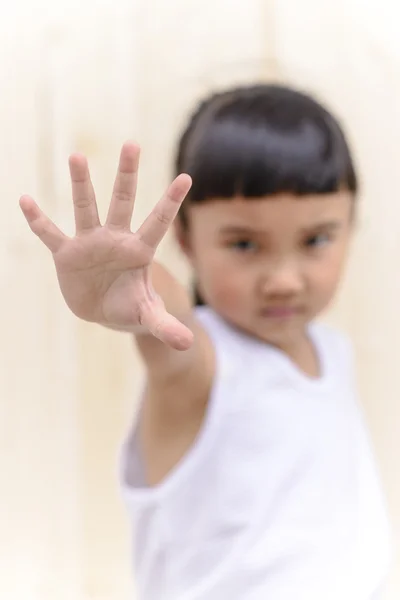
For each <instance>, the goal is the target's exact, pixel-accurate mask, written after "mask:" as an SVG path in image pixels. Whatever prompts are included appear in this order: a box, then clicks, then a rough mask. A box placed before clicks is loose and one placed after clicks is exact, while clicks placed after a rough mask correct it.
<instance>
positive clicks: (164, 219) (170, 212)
mask: <svg viewBox="0 0 400 600" xmlns="http://www.w3.org/2000/svg"><path fill="white" fill-rule="evenodd" d="M191 185H192V180H191V178H190V177H189V175H179V177H177V178H176V179H175V181H173V182H172V183H171V185H170V186H169V188H168V189H167V191H166V193H165V194H164V196H163V197H162V198H161V200H160V201H159V202H158V203H157V204H156V206H155V207H154V208H153V210H152V211H151V213H150V214H149V216H148V217H147V219H146V220H145V221H144V222H143V224H142V225H141V226H140V227H139V229H138V231H137V233H138V235H139V236H140V238H141V239H142V240H143V242H144V243H145V244H146V246H149V247H150V248H153V250H156V248H157V246H158V245H159V243H160V242H161V240H162V239H163V237H164V236H165V234H166V233H167V231H168V229H169V228H170V226H171V225H172V223H173V221H174V219H175V217H176V215H177V214H178V211H179V208H180V206H181V204H182V202H183V201H184V199H185V197H186V195H187V193H188V192H189V190H190V188H191Z"/></svg>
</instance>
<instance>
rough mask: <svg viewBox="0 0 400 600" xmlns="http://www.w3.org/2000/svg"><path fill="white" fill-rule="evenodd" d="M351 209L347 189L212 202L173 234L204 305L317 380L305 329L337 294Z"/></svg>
mask: <svg viewBox="0 0 400 600" xmlns="http://www.w3.org/2000/svg"><path fill="white" fill-rule="evenodd" d="M353 204H354V199H353V197H352V196H351V194H349V193H348V192H345V191H340V192H337V193H333V194H328V195H323V196H318V195H313V196H304V197H300V198H299V197H296V196H293V195H291V194H282V195H279V196H276V197H273V198H260V199H246V198H241V197H238V198H235V199H234V200H226V199H220V200H218V199H215V200H212V201H209V202H206V203H202V204H197V205H192V206H190V207H189V211H188V221H189V224H188V228H187V229H186V230H183V229H182V228H181V227H179V225H178V226H177V237H178V240H179V243H180V245H181V247H182V249H183V250H184V252H185V253H186V255H187V256H188V258H189V260H190V261H191V264H192V267H193V270H194V272H195V276H196V283H197V285H198V287H199V290H200V293H201V295H202V297H203V298H204V299H205V301H206V302H207V304H208V305H210V306H211V307H212V308H213V309H214V310H215V311H216V312H217V313H218V314H220V315H221V316H222V317H224V318H225V319H226V320H227V321H228V322H230V323H231V324H232V325H234V326H235V327H237V328H239V329H241V330H243V331H244V332H246V333H248V334H249V335H250V336H254V337H256V338H259V339H260V340H262V341H264V342H267V343H268V344H272V345H273V346H276V347H278V348H280V349H281V350H282V351H283V352H285V353H286V354H288V355H289V356H290V357H291V358H292V359H293V360H294V362H296V363H298V365H299V366H300V367H301V368H303V369H304V370H305V371H306V372H308V373H310V374H312V375H317V372H318V366H317V364H315V360H314V364H313V358H312V357H313V352H312V348H310V345H309V340H308V337H307V333H306V331H307V325H308V323H309V322H310V321H311V320H313V319H314V318H315V317H316V316H317V315H318V314H320V313H321V312H322V311H324V310H325V309H326V308H327V306H328V305H329V304H330V303H331V301H332V299H333V298H334V296H335V293H336V290H337V287H338V284H339V282H340V280H341V276H342V272H343V268H344V265H345V262H346V258H347V253H348V247H349V242H350V239H351V232H352V208H353ZM307 356H308V359H307ZM314 358H315V357H314Z"/></svg>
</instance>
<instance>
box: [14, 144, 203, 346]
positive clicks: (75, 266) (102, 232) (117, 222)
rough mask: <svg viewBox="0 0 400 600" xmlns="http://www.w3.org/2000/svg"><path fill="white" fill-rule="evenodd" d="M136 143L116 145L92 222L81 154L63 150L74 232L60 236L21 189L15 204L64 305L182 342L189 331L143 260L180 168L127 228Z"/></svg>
mask: <svg viewBox="0 0 400 600" xmlns="http://www.w3.org/2000/svg"><path fill="white" fill-rule="evenodd" d="M139 154H140V150H139V148H138V146H136V145H135V144H132V143H126V144H124V146H123V147H122V150H121V155H120V161H119V166H118V172H117V176H116V180H115V184H114V189H113V194H112V199H111V203H110V207H109V211H108V215H107V219H106V222H105V224H104V225H103V226H102V225H101V224H100V220H99V215H98V210H97V204H96V197H95V193H94V189H93V186H92V183H91V179H90V174H89V169H88V164H87V161H86V158H85V157H84V156H81V155H73V156H71V158H70V161H69V165H70V173H71V182H72V196H73V204H74V213H75V224H76V234H75V236H74V237H73V238H70V237H68V236H66V235H65V234H64V233H63V232H62V231H60V230H59V229H58V227H57V226H56V225H55V224H54V223H53V222H52V221H51V220H50V219H49V218H48V217H47V216H46V215H45V214H44V213H43V212H42V211H41V210H40V208H39V207H38V205H37V204H36V203H35V201H34V200H33V199H32V198H31V197H29V196H23V197H22V198H21V200H20V206H21V208H22V211H23V213H24V215H25V217H26V219H27V221H28V223H29V226H30V228H31V229H32V231H33V232H34V233H35V234H36V235H37V236H38V237H39V238H40V239H41V240H42V242H43V243H44V244H45V245H46V246H47V247H48V248H49V250H50V251H51V252H52V254H53V259H54V263H55V266H56V270H57V276H58V280H59V284H60V288H61V291H62V294H63V296H64V298H65V301H66V303H67V305H68V306H69V308H70V309H71V310H72V312H73V313H74V314H75V315H77V316H78V317H80V318H82V319H85V320H87V321H92V322H96V323H101V324H103V325H105V326H108V327H111V328H114V329H121V330H132V331H134V330H135V329H136V328H137V327H138V326H141V327H145V328H146V329H147V330H148V331H149V332H150V333H152V334H153V335H155V336H156V337H158V338H159V339H160V340H162V341H163V342H165V343H167V344H169V345H171V346H173V347H176V348H179V349H183V348H185V347H188V346H189V345H190V340H191V337H192V336H191V332H190V331H189V330H188V329H187V328H186V327H185V326H184V325H183V324H182V323H180V322H179V321H178V320H177V319H175V318H174V317H173V316H172V315H170V314H168V313H167V312H166V310H165V307H164V304H163V302H162V300H161V299H160V298H159V297H158V296H157V295H156V293H155V291H154V290H153V287H152V284H151V263H152V261H153V257H154V254H155V251H156V249H157V246H158V245H159V243H160V242H161V240H162V238H163V237H164V235H165V234H166V232H167V231H168V229H169V227H170V226H171V224H172V222H173V220H174V218H175V216H176V214H177V212H178V210H179V207H180V205H181V203H182V201H183V199H184V198H185V196H186V194H187V193H188V191H189V189H190V185H191V180H190V177H189V176H188V175H180V176H179V177H177V178H176V179H175V181H174V182H173V183H172V184H171V185H170V187H169V188H168V190H167V191H166V193H165V195H164V196H163V197H162V198H161V200H160V201H159V202H158V204H157V205H156V206H155V208H154V209H153V210H152V212H151V213H150V215H149V216H148V217H147V219H146V220H145V221H144V223H143V224H142V225H141V227H140V228H139V229H138V231H136V232H132V231H131V229H130V223H131V218H132V213H133V207H134V202H135V195H136V186H137V175H138V165H139Z"/></svg>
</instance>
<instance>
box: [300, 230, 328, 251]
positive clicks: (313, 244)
mask: <svg viewBox="0 0 400 600" xmlns="http://www.w3.org/2000/svg"><path fill="white" fill-rule="evenodd" d="M330 241H331V237H330V236H329V235H328V234H327V233H319V234H317V235H311V236H310V237H308V238H307V239H306V241H305V243H304V245H305V247H306V248H309V249H310V250H313V249H314V248H315V249H316V248H321V247H323V246H326V245H327V244H329V242H330Z"/></svg>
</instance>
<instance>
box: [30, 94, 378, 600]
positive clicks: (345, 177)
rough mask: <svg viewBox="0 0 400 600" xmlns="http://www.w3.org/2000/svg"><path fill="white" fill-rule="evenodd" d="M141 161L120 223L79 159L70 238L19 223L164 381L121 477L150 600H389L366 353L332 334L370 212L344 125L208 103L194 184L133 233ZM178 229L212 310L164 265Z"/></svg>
mask: <svg viewBox="0 0 400 600" xmlns="http://www.w3.org/2000/svg"><path fill="white" fill-rule="evenodd" d="M138 160H139V149H138V148H137V146H135V145H134V144H132V143H127V144H125V145H124V147H123V149H122V152H121V156H120V163H119V168H118V174H117V178H116V182H115V187H114V190H113V195H112V200H111V204H110V208H109V212H108V216H107V220H106V222H105V224H104V225H103V226H102V225H101V224H100V222H99V217H98V213H97V208H96V201H95V195H94V191H93V188H92V184H91V182H90V177H89V171H88V167H87V162H86V160H85V158H84V157H82V156H79V155H74V156H72V157H71V159H70V170H71V179H72V188H73V200H74V210H75V219H76V236H75V237H74V238H72V239H71V238H68V237H66V236H65V235H64V234H63V233H62V232H61V231H60V230H59V229H57V227H56V226H55V225H54V224H53V223H52V222H51V221H50V220H49V219H48V218H47V217H46V216H45V215H44V214H43V213H42V212H41V211H40V209H39V208H38V206H37V205H36V204H35V203H34V201H33V200H32V199H31V198H29V197H26V196H25V197H23V198H21V207H22V210H23V212H24V214H25V217H26V219H27V221H28V223H29V225H30V227H31V229H32V230H33V232H34V233H35V234H36V235H38V236H39V238H40V239H41V240H42V241H43V242H44V244H46V246H47V247H48V248H49V249H50V250H51V252H52V253H53V258H54V261H55V265H56V268H57V274H58V279H59V283H60V286H61V290H62V293H63V294H64V297H65V301H66V303H67V304H68V306H69V307H70V309H71V310H72V311H73V312H74V313H75V314H76V315H77V316H78V317H80V318H82V319H85V320H87V321H92V322H96V323H99V324H101V325H104V326H107V327H111V328H113V329H117V330H121V331H130V332H132V333H134V335H135V337H136V341H137V344H138V347H139V349H140V352H141V354H142V356H143V359H144V362H145V365H146V367H147V384H146V389H145V392H144V394H143V399H142V403H141V410H140V415H139V418H138V419H137V422H136V423H135V426H134V427H133V428H132V430H131V432H130V434H129V435H128V437H127V440H126V442H125V444H124V451H123V464H122V481H123V489H124V493H125V496H126V501H127V505H128V508H129V511H130V514H131V515H132V519H133V520H134V530H133V536H134V553H135V568H136V579H137V582H138V590H139V599H140V600H376V599H377V598H378V597H381V596H380V595H379V594H380V592H381V589H382V585H383V582H384V579H385V576H386V572H387V568H388V562H389V535H388V528H387V522H386V515H385V509H384V502H383V499H382V495H381V490H380V485H379V482H378V479H377V476H376V470H375V465H374V461H373V458H372V456H371V449H370V443H369V441H368V437H367V434H366V430H365V426H364V423H363V418H362V415H361V413H360V409H359V406H358V402H357V399H356V392H355V386H354V382H353V365H352V357H351V351H350V348H349V345H348V343H347V341H346V339H345V338H343V336H342V335H341V334H339V333H337V332H336V331H333V330H331V329H330V328H328V327H326V326H324V325H322V324H319V323H316V322H315V318H316V317H317V316H318V315H319V314H320V313H321V312H322V311H323V310H324V309H325V308H326V307H327V306H328V305H329V304H330V302H331V300H332V299H333V297H334V294H335V290H336V288H337V286H338V283H339V281H340V277H341V274H342V270H343V267H344V264H345V261H346V257H347V250H348V246H349V242H350V239H351V235H352V229H353V223H354V219H355V213H356V192H357V180H356V175H355V171H354V167H353V164H352V159H351V156H350V152H349V149H348V146H347V143H346V140H345V137H344V135H343V133H342V131H341V129H340V127H339V125H338V123H337V122H336V121H335V119H334V118H333V117H332V115H330V114H329V113H328V112H327V111H326V110H325V109H324V108H323V107H321V106H320V105H319V104H318V103H317V102H315V101H314V100H313V99H311V98H310V97H308V96H306V95H303V94H301V93H298V92H296V91H294V90H291V89H287V88H284V87H278V86H269V85H260V86H255V87H250V88H243V89H233V90H230V91H227V92H225V93H221V94H218V95H215V96H213V97H211V98H209V99H207V100H206V101H205V102H203V104H201V106H200V107H199V109H198V110H197V112H196V113H195V114H194V116H193V118H192V119H191V121H190V123H189V125H188V127H187V129H186V131H185V133H184V135H183V137H182V139H181V142H180V144H179V150H178V154H177V161H176V170H177V173H185V174H180V175H179V176H178V177H177V178H176V179H175V181H174V182H173V183H172V185H171V186H170V187H169V189H168V190H167V192H166V194H165V196H164V197H163V198H162V199H161V201H160V202H159V203H158V204H157V205H156V207H155V208H154V210H153V211H152V212H151V214H150V215H149V217H148V218H147V219H146V220H145V222H144V223H143V224H142V225H141V227H140V228H139V230H138V231H137V232H135V233H132V232H131V231H130V222H131V217H132V210H133V204H134V199H135V189H136V181H137V172H138ZM192 182H193V183H192ZM185 196H186V200H185V202H184V203H183V204H182V202H183V199H184V198H185ZM176 215H178V216H177V219H175V217H176ZM173 222H174V227H175V233H176V237H177V239H178V242H179V245H180V247H181V249H182V251H183V252H184V253H185V255H186V256H187V258H188V259H189V261H190V263H191V265H192V267H193V274H194V281H195V289H196V298H197V305H198V306H196V308H195V309H193V308H192V306H191V302H190V298H189V296H188V294H187V293H186V291H185V290H184V289H183V288H182V287H181V286H180V285H179V284H178V283H177V281H176V280H175V279H174V278H173V276H172V275H171V274H170V273H168V271H166V270H165V269H164V268H163V267H162V266H161V265H159V264H156V263H155V262H154V261H153V257H154V253H155V250H156V248H157V246H158V244H159V243H160V241H161V239H162V238H163V236H164V235H165V233H166V232H167V231H168V229H170V227H171V226H172V223H173ZM200 305H202V306H200Z"/></svg>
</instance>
